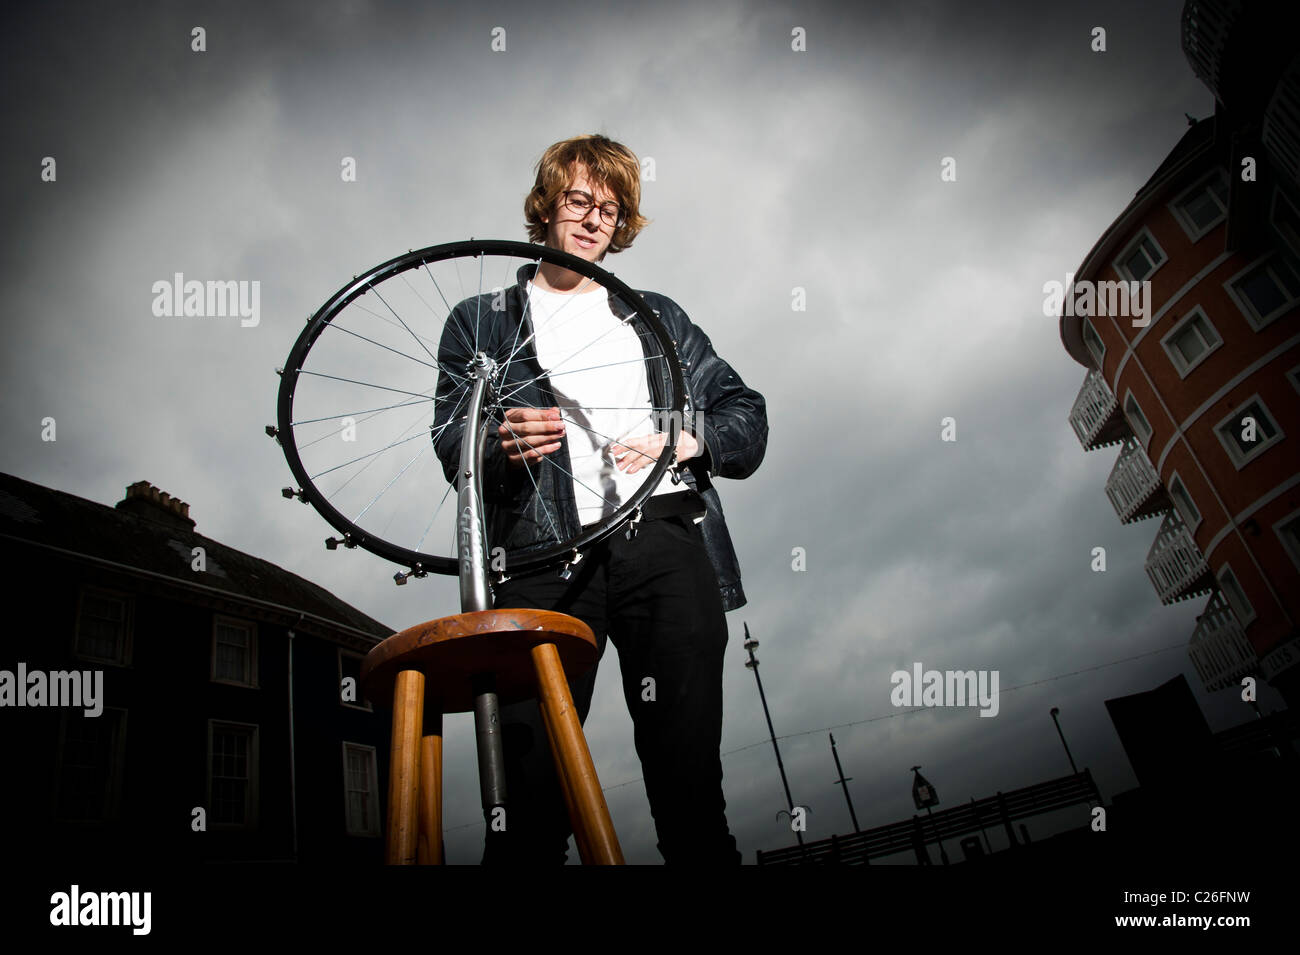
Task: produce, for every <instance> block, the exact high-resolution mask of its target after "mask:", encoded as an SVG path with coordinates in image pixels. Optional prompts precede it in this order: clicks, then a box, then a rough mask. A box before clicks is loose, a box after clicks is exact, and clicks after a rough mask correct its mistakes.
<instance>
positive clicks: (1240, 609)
mask: <svg viewBox="0 0 1300 955" xmlns="http://www.w3.org/2000/svg"><path fill="white" fill-rule="evenodd" d="M1219 589H1220V590H1222V591H1223V596H1224V597H1226V598H1227V599H1228V604H1229V606H1231V607H1232V612H1233V613H1234V614H1236V615H1237V622H1238V623H1239V624H1241V625H1242V627H1243V628H1244V627H1245V626H1246V624H1248V623H1250V622H1251V621H1252V620H1254V619H1255V608H1254V607H1252V606H1251V605H1250V601H1249V600H1247V599H1246V592H1245V591H1244V590H1242V589H1241V584H1240V583H1238V582H1237V575H1236V574H1234V573H1233V572H1232V568H1231V567H1229V566H1228V565H1227V564H1224V565H1223V567H1222V569H1220V571H1219Z"/></svg>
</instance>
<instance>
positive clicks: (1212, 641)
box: [1187, 590, 1259, 692]
mask: <svg viewBox="0 0 1300 955" xmlns="http://www.w3.org/2000/svg"><path fill="white" fill-rule="evenodd" d="M1197 621H1198V622H1197V624H1196V629H1195V630H1194V631H1193V632H1192V640H1191V643H1190V644H1188V647H1187V655H1188V656H1189V657H1191V658H1192V664H1193V665H1194V666H1195V667H1196V672H1197V674H1199V675H1200V677H1201V682H1202V683H1203V684H1204V685H1205V689H1207V690H1209V691H1211V692H1213V691H1215V690H1222V689H1225V688H1226V687H1229V686H1236V685H1238V684H1239V683H1240V682H1241V678H1242V677H1244V676H1249V675H1250V674H1251V673H1254V672H1255V668H1256V667H1257V666H1258V665H1259V658H1258V657H1257V656H1256V655H1255V648H1254V647H1252V646H1251V645H1250V641H1248V640H1247V639H1246V633H1245V631H1244V630H1242V628H1241V624H1240V623H1238V622H1237V615H1236V614H1234V613H1233V612H1232V607H1231V606H1229V605H1228V601H1227V600H1225V599H1224V596H1223V594H1222V593H1221V592H1220V591H1218V590H1216V591H1215V592H1214V593H1213V594H1211V595H1210V599H1209V602H1208V603H1206V605H1205V612H1204V613H1202V614H1201V615H1200V617H1198V618H1197Z"/></svg>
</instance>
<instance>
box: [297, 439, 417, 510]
mask: <svg viewBox="0 0 1300 955" xmlns="http://www.w3.org/2000/svg"><path fill="white" fill-rule="evenodd" d="M419 437H423V435H419V434H413V435H411V437H409V438H402V439H401V440H398V441H394V442H393V443H392V444H387V445H384V447H382V448H380V449H379V450H378V451H371V452H370V453H369V454H363V455H361V456H360V457H359V458H353V459H352V460H351V461H344V462H343V463H342V464H336V465H334V467H332V468H327V469H325V470H324V471H320V472H318V473H316V474H313V475H311V479H312V481H315V480H316V479H317V478H319V477H324V476H325V475H326V474H330V473H332V472H334V471H337V470H338V469H339V468H345V467H347V466H348V465H349V464H356V463H357V462H358V461H364V460H365V459H366V458H373V457H374V456H375V455H378V454H383V453H384V452H385V451H387V450H389V449H390V448H395V447H397V446H398V445H399V444H405V443H406V442H407V441H414V440H415V439H416V438H419ZM339 490H342V488H340V489H339ZM334 493H335V494H337V493H338V491H335V492H334ZM331 496H333V495H331Z"/></svg>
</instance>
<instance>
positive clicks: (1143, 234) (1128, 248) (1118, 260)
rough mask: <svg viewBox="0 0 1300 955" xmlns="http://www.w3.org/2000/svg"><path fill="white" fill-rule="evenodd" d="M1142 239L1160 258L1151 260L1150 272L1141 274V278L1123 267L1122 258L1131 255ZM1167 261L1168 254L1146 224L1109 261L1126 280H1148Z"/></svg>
mask: <svg viewBox="0 0 1300 955" xmlns="http://www.w3.org/2000/svg"><path fill="white" fill-rule="evenodd" d="M1144 239H1145V240H1147V241H1149V242H1150V243H1151V247H1152V248H1153V249H1155V250H1156V252H1157V253H1159V255H1160V258H1159V260H1158V261H1156V262H1153V263H1152V264H1151V271H1150V272H1148V273H1147V274H1146V275H1143V276H1142V277H1141V278H1139V277H1137V276H1135V275H1132V274H1130V273H1129V271H1128V269H1126V268H1125V267H1124V260H1125V259H1127V258H1128V257H1129V256H1130V255H1132V253H1133V252H1134V250H1135V249H1137V247H1138V246H1139V245H1141V243H1142V241H1143V240H1144ZM1168 261H1169V256H1168V255H1166V254H1165V250H1164V249H1162V248H1161V247H1160V243H1159V242H1157V241H1156V237H1155V236H1154V235H1152V234H1151V230H1150V229H1148V228H1147V227H1146V226H1143V227H1142V230H1141V231H1140V232H1138V234H1137V235H1135V236H1134V237H1133V238H1132V240H1131V241H1130V242H1129V243H1128V244H1127V245H1125V246H1124V250H1123V251H1122V252H1120V254H1119V255H1117V256H1115V259H1114V261H1112V262H1111V268H1113V269H1114V270H1115V272H1116V274H1117V275H1119V277H1120V278H1121V279H1123V280H1124V281H1126V282H1149V281H1150V280H1151V276H1153V275H1155V274H1156V273H1157V272H1159V271H1160V268H1161V266H1163V265H1164V264H1165V263H1166V262H1168Z"/></svg>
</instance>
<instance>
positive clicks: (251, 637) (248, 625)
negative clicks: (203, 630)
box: [208, 614, 258, 689]
mask: <svg viewBox="0 0 1300 955" xmlns="http://www.w3.org/2000/svg"><path fill="white" fill-rule="evenodd" d="M219 626H224V627H232V628H239V629H243V630H247V631H248V676H249V680H248V682H244V681H243V680H231V679H227V678H225V677H218V676H217V628H218V627H219ZM208 678H209V680H210V681H211V682H213V683H221V684H224V685H226V686H242V687H248V688H250V689H258V683H257V624H256V623H255V622H254V621H252V620H241V619H240V618H238V617H227V616H224V615H222V614H213V615H212V653H211V661H210V666H209V670H208Z"/></svg>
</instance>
